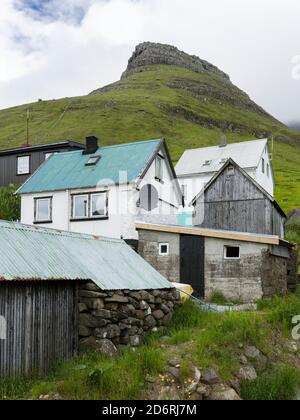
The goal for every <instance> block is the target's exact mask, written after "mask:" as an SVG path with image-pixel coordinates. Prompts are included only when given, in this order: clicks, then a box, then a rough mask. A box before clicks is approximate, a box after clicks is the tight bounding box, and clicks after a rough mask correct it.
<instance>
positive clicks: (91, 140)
mask: <svg viewBox="0 0 300 420" xmlns="http://www.w3.org/2000/svg"><path fill="white" fill-rule="evenodd" d="M97 150H98V139H97V137H95V136H88V137H86V146H85V150H84V151H83V152H82V153H83V154H84V155H92V154H94V153H96V152H97Z"/></svg>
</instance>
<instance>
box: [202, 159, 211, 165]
mask: <svg viewBox="0 0 300 420" xmlns="http://www.w3.org/2000/svg"><path fill="white" fill-rule="evenodd" d="M210 164H211V160H206V161H205V162H204V163H203V166H209V165H210Z"/></svg>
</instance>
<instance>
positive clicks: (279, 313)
mask: <svg viewBox="0 0 300 420" xmlns="http://www.w3.org/2000/svg"><path fill="white" fill-rule="evenodd" d="M258 309H259V310H266V311H267V316H268V319H269V320H270V321H271V322H272V323H273V324H278V323H280V324H281V325H282V326H283V327H284V328H287V329H290V328H291V326H292V319H293V317H294V316H296V315H300V298H299V290H298V291H297V293H296V294H291V293H289V294H288V295H287V296H286V297H285V298H282V297H279V296H275V297H273V298H272V299H270V300H263V301H260V302H258Z"/></svg>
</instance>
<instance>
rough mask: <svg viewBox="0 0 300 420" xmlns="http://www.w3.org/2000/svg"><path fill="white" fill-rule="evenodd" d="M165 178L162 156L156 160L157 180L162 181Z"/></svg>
mask: <svg viewBox="0 0 300 420" xmlns="http://www.w3.org/2000/svg"><path fill="white" fill-rule="evenodd" d="M163 177H164V158H163V157H162V156H156V160H155V179H156V180H158V181H162V180H163Z"/></svg>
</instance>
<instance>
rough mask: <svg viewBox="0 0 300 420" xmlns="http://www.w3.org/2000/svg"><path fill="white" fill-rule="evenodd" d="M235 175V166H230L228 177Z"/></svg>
mask: <svg viewBox="0 0 300 420" xmlns="http://www.w3.org/2000/svg"><path fill="white" fill-rule="evenodd" d="M234 174H235V169H234V166H228V168H227V176H233V175H234Z"/></svg>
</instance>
